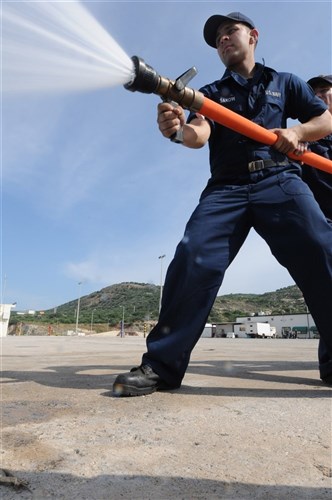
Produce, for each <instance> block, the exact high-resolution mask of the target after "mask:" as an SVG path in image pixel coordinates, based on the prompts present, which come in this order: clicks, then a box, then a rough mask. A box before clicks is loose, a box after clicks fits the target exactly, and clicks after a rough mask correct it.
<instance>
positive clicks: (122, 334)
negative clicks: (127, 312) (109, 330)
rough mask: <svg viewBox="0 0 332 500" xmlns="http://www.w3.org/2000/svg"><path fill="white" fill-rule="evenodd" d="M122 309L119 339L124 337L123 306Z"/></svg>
mask: <svg viewBox="0 0 332 500" xmlns="http://www.w3.org/2000/svg"><path fill="white" fill-rule="evenodd" d="M121 307H122V321H121V330H120V337H124V335H125V332H124V306H121Z"/></svg>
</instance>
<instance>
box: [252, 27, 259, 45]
mask: <svg viewBox="0 0 332 500" xmlns="http://www.w3.org/2000/svg"><path fill="white" fill-rule="evenodd" d="M258 35H259V33H258V31H257V30H256V28H253V29H252V30H251V31H250V43H254V44H255V45H256V43H257V42H258Z"/></svg>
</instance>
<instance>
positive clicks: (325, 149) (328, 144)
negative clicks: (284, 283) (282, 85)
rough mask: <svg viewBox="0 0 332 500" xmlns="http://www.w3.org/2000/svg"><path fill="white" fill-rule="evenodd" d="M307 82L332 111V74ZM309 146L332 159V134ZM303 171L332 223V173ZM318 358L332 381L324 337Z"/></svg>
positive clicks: (331, 359) (330, 359)
mask: <svg viewBox="0 0 332 500" xmlns="http://www.w3.org/2000/svg"><path fill="white" fill-rule="evenodd" d="M307 83H308V84H309V85H310V86H311V87H312V89H313V91H314V93H315V94H316V96H318V97H320V99H322V101H323V102H324V103H325V104H326V105H327V107H328V109H329V111H330V113H332V75H319V76H315V77H313V78H310V80H308V82H307ZM309 147H310V150H311V151H312V152H313V153H316V154H318V155H321V156H324V157H325V158H328V159H330V160H332V134H329V135H327V136H326V137H323V139H319V140H318V141H315V142H311V143H310V145H309ZM302 172H303V175H302V178H303V180H304V181H305V182H306V183H307V184H308V185H309V187H310V189H311V191H312V192H313V194H314V197H315V198H316V200H317V202H318V204H319V206H320V208H321V209H322V210H323V212H324V214H325V216H326V218H327V219H328V221H329V222H330V223H331V225H332V175H331V174H329V173H327V172H323V171H322V170H318V169H316V168H313V167H310V166H309V165H303V166H302ZM318 358H319V371H320V375H321V378H322V379H325V380H327V381H328V380H330V382H331V383H332V375H331V374H332V357H331V356H330V355H329V352H328V350H327V348H326V346H325V342H324V340H323V339H322V338H321V339H320V341H319V348H318Z"/></svg>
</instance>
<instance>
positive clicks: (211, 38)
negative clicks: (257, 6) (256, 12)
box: [203, 12, 255, 49]
mask: <svg viewBox="0 0 332 500" xmlns="http://www.w3.org/2000/svg"><path fill="white" fill-rule="evenodd" d="M226 21H235V22H237V23H242V24H246V25H247V26H249V28H252V29H253V28H254V27H255V23H254V22H253V21H252V20H251V19H249V17H247V16H245V15H244V14H241V12H231V13H230V14H227V16H221V15H219V14H216V15H214V16H211V17H209V19H208V20H207V21H206V23H205V26H204V31H203V34H204V39H205V41H206V43H207V44H208V45H210V47H213V48H214V49H216V48H217V45H216V38H217V30H218V28H219V26H220V25H221V24H222V23H224V22H226Z"/></svg>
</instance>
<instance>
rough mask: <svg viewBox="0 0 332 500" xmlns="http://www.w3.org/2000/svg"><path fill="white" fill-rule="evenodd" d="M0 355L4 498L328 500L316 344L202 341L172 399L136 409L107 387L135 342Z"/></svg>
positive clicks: (73, 344) (50, 342) (158, 397)
mask: <svg viewBox="0 0 332 500" xmlns="http://www.w3.org/2000/svg"><path fill="white" fill-rule="evenodd" d="M1 346H2V370H3V382H2V450H1V454H2V470H3V472H2V476H1V477H0V484H1V485H0V497H1V498H6V499H9V500H12V499H18V498H23V499H25V498H31V499H32V498H33V499H42V500H44V499H46V498H62V499H70V500H73V499H77V500H81V499H89V500H91V499H96V500H102V499H112V500H113V499H115V500H117V499H122V500H123V499H133V498H135V499H151V500H157V499H165V500H166V499H170V498H172V499H190V500H191V499H246V500H247V499H255V498H258V499H278V500H280V499H292V500H295V499H299V500H303V499H306V498H310V499H317V500H324V499H329V500H330V499H331V489H330V488H331V394H332V391H331V389H330V388H328V387H326V386H323V385H322V384H321V382H320V380H319V379H318V371H317V346H318V341H317V340H299V339H292V340H290V339H288V340H282V339H265V340H259V339H201V340H200V341H199V343H198V344H197V346H196V348H195V350H194V352H193V355H192V359H191V363H190V366H189V369H188V372H187V374H186V377H185V379H184V383H183V386H182V387H181V389H180V390H177V391H171V392H158V393H154V394H152V395H150V396H144V397H138V398H114V397H112V394H111V387H112V383H113V381H114V379H115V377H116V375H117V374H118V373H120V372H123V371H127V370H128V369H129V368H131V367H132V366H134V365H137V364H139V363H140V357H141V354H142V353H143V352H144V349H145V341H144V339H143V338H139V337H125V338H114V337H107V336H87V337H6V338H3V339H1ZM14 483H16V486H15V484H14ZM1 495H2V496H1Z"/></svg>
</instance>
